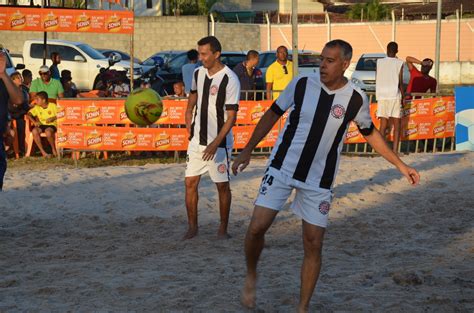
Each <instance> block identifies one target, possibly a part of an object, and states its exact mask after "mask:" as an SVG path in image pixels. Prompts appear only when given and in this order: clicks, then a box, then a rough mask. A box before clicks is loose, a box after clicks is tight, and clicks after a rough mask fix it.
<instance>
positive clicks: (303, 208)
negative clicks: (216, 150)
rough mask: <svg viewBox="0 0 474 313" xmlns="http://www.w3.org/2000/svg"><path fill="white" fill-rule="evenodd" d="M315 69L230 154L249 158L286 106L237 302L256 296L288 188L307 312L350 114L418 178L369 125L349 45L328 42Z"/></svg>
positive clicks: (239, 164) (237, 166)
mask: <svg viewBox="0 0 474 313" xmlns="http://www.w3.org/2000/svg"><path fill="white" fill-rule="evenodd" d="M321 57H322V61H321V65H320V74H319V75H318V74H314V75H311V76H300V77H297V78H295V79H293V80H292V81H291V82H290V84H289V85H288V87H287V88H286V89H285V90H284V91H283V93H282V94H281V95H280V97H279V98H278V99H277V100H276V101H275V102H274V103H273V104H272V106H271V108H270V109H269V110H268V111H267V112H266V113H265V114H264V115H263V117H262V118H261V120H260V122H259V123H258V124H257V126H256V128H255V130H254V132H253V134H252V137H251V138H250V140H249V142H248V143H247V145H246V147H245V148H244V149H243V150H242V152H241V153H240V154H239V156H238V157H237V158H236V159H235V161H234V163H233V165H232V172H233V173H234V174H235V175H237V174H238V172H241V171H242V170H244V169H245V168H246V167H247V166H248V164H249V163H250V157H251V153H252V150H253V149H254V148H255V147H256V146H257V144H258V143H259V142H260V140H262V138H264V136H265V135H266V134H267V133H268V132H269V131H270V130H271V129H272V127H273V125H274V124H275V123H276V122H277V121H278V120H279V119H280V118H281V116H282V115H283V114H284V113H285V111H287V110H289V112H290V113H289V117H288V119H287V120H286V123H285V126H284V129H283V131H282V132H281V133H280V135H279V137H278V139H277V142H276V144H275V147H274V148H273V150H272V154H271V156H270V159H269V162H268V167H267V169H266V171H265V173H264V176H263V179H262V183H261V186H260V190H259V194H258V196H257V200H256V201H255V208H254V211H253V215H252V219H251V221H250V225H249V227H248V230H247V234H246V236H245V256H246V265H247V273H246V277H245V283H244V288H243V290H242V298H241V300H242V304H243V305H244V306H246V307H249V308H251V307H254V306H255V304H256V282H257V263H258V260H259V257H260V254H261V252H262V250H263V248H264V237H265V233H266V231H267V230H268V228H269V227H270V226H271V224H272V223H273V220H274V219H275V217H276V215H277V213H278V212H279V211H280V210H281V209H282V208H283V206H284V204H285V203H286V201H287V200H288V198H289V197H290V195H291V193H292V191H293V190H296V195H295V199H294V201H293V203H292V209H293V212H294V213H295V214H296V215H298V216H299V217H300V218H301V219H302V220H303V226H302V227H303V235H302V236H303V247H304V258H303V265H302V267H301V289H300V299H299V304H298V312H308V308H309V303H310V300H311V297H312V295H313V291H314V289H315V287H316V283H317V280H318V277H319V273H320V270H321V262H322V261H321V260H322V246H323V238H324V233H325V229H326V227H327V223H328V216H329V212H330V209H331V201H332V198H333V194H332V187H333V183H334V180H335V177H336V173H337V168H338V164H339V161H340V153H341V150H342V146H343V142H344V138H345V134H346V132H347V128H348V126H349V123H350V121H352V120H353V121H355V122H356V124H357V125H358V127H359V131H360V132H361V133H362V135H363V136H364V137H365V138H366V140H367V142H368V143H369V144H370V145H371V146H372V147H373V148H374V149H375V150H376V151H377V152H379V153H380V154H381V155H382V156H383V157H384V158H385V159H387V160H388V161H389V162H390V163H392V164H393V165H395V166H396V167H397V168H398V169H399V170H400V172H401V173H402V174H403V175H404V176H405V177H406V178H407V179H408V181H409V183H411V184H417V183H418V181H419V175H418V173H417V172H416V170H414V169H413V168H410V167H408V166H407V165H406V164H405V163H403V162H402V161H401V160H400V158H399V157H398V156H397V155H396V154H395V153H393V152H392V151H391V150H390V148H389V147H388V146H387V145H386V143H385V141H384V140H383V138H382V136H380V133H379V132H378V131H377V130H376V129H374V125H373V124H372V119H371V117H370V112H369V101H368V99H367V96H366V94H365V93H363V92H362V91H361V90H360V89H358V88H355V87H354V86H353V85H352V84H351V83H349V82H348V81H347V79H346V78H345V77H344V71H345V70H346V69H347V67H348V66H349V65H350V60H351V57H352V47H351V45H350V44H349V43H347V42H345V41H343V40H333V41H330V42H328V43H326V45H325V47H324V49H323V51H322V53H321Z"/></svg>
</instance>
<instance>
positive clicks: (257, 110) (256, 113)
mask: <svg viewBox="0 0 474 313" xmlns="http://www.w3.org/2000/svg"><path fill="white" fill-rule="evenodd" d="M263 114H265V109H264V108H263V107H262V105H261V104H260V102H258V103H257V105H256V106H254V107H253V108H252V110H250V121H251V122H252V124H258V122H259V121H260V119H261V118H262V116H263Z"/></svg>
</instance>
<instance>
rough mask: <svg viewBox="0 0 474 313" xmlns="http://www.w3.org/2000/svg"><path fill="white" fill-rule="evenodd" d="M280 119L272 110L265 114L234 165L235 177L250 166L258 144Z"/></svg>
mask: <svg viewBox="0 0 474 313" xmlns="http://www.w3.org/2000/svg"><path fill="white" fill-rule="evenodd" d="M280 117H281V115H280V114H277V113H275V112H274V111H273V110H271V109H270V110H267V112H265V114H264V115H263V116H262V118H261V119H260V121H259V122H258V124H257V126H256V127H255V130H254V131H253V133H252V137H250V140H249V142H248V143H247V145H245V148H244V149H243V150H242V152H240V154H239V155H238V156H237V158H236V159H235V160H234V163H233V164H232V172H233V173H234V175H237V173H238V172H239V169H240V172H242V171H243V170H244V169H245V168H246V167H247V165H249V163H250V157H251V155H252V150H253V149H255V147H256V146H257V145H258V143H259V142H260V141H261V140H262V139H263V138H264V137H265V136H266V135H267V134H268V132H269V131H270V130H271V129H272V128H273V125H275V123H276V122H277V121H278V119H279V118H280Z"/></svg>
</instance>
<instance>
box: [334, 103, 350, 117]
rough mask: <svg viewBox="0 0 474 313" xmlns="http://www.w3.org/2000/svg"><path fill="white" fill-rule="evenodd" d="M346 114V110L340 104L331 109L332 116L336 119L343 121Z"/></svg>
mask: <svg viewBox="0 0 474 313" xmlns="http://www.w3.org/2000/svg"><path fill="white" fill-rule="evenodd" d="M344 114H346V109H344V107H343V106H342V105H340V104H335V105H333V106H332V107H331V115H332V116H333V117H334V118H337V119H341V118H343V117H344Z"/></svg>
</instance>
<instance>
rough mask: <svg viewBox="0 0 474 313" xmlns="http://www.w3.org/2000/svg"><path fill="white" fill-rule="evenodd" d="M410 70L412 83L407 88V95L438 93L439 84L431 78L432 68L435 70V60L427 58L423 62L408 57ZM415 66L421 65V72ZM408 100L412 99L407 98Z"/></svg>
mask: <svg viewBox="0 0 474 313" xmlns="http://www.w3.org/2000/svg"><path fill="white" fill-rule="evenodd" d="M406 61H407V65H408V70H409V71H410V82H409V83H408V87H407V94H411V93H425V92H428V91H429V92H433V93H435V92H436V86H437V85H438V82H437V81H436V79H435V78H433V77H431V76H430V71H431V68H433V60H431V59H429V58H426V59H423V61H420V60H418V59H417V58H414V57H411V56H408V57H407V58H406ZM414 64H420V65H421V70H418V69H417V68H416V66H415V65H414ZM407 99H411V96H410V97H407Z"/></svg>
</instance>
